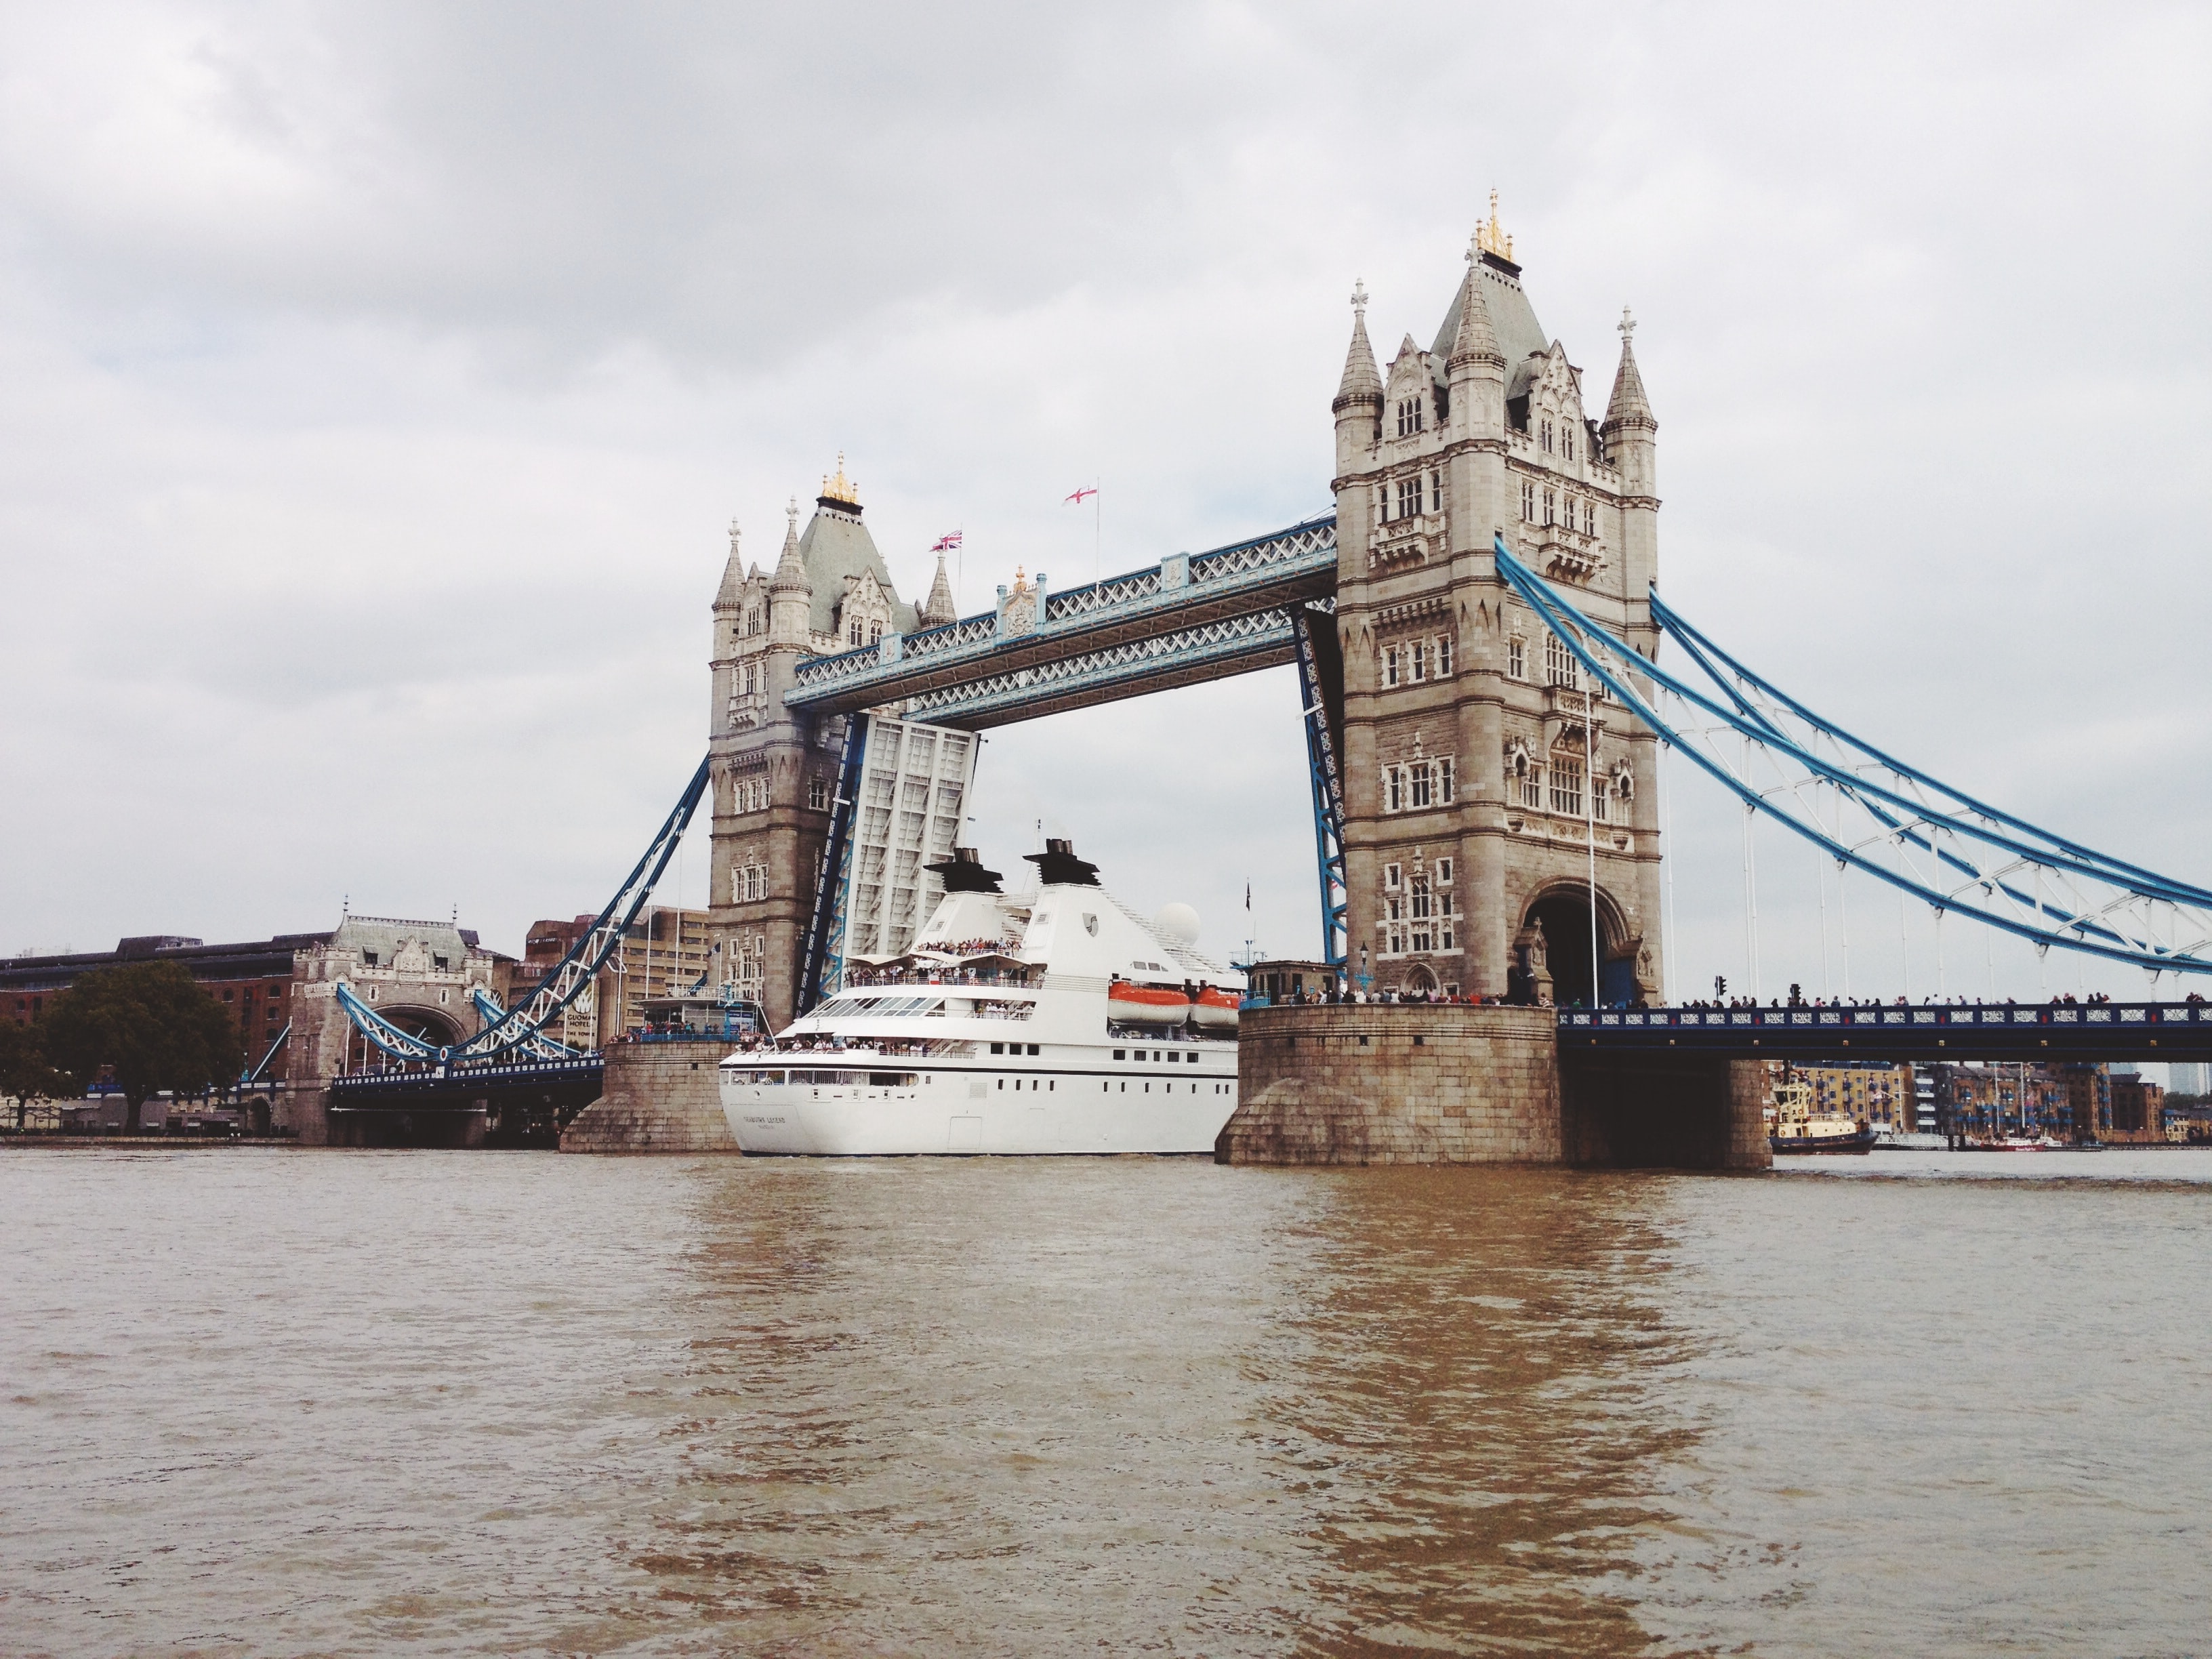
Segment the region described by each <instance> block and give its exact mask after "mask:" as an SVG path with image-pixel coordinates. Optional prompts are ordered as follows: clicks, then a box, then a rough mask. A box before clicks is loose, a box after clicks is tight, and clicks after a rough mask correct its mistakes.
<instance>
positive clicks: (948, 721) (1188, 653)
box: [905, 610, 1297, 730]
mask: <svg viewBox="0 0 2212 1659" xmlns="http://www.w3.org/2000/svg"><path fill="white" fill-rule="evenodd" d="M1296 655H1297V640H1296V639H1295V638H1294V637H1293V635H1292V634H1291V623H1290V618H1289V617H1288V616H1287V615H1286V614H1285V612H1283V611H1280V610H1274V611H1255V612H1253V613H1251V614H1249V615H1247V616H1241V617H1230V618H1228V619H1227V620H1225V621H1222V622H1212V623H1202V624H1200V625H1199V626H1197V627H1194V628H1181V629H1170V630H1169V631H1166V632H1164V633H1158V634H1150V635H1146V636H1145V637H1144V638H1142V639H1137V640H1132V641H1128V642H1127V643H1126V644H1121V645H1113V646H1107V647H1103V648H1101V649H1098V650H1095V651H1079V652H1073V653H1068V654H1067V655H1065V656H1060V657H1056V658H1053V659H1048V660H1046V661H1042V662H1039V663H1037V664H1036V665H1034V666H1031V667H1025V668H1016V669H1010V670H1007V671H1004V672H1000V673H994V674H984V675H979V676H978V677H977V678H973V679H970V680H968V681H966V682H964V683H963V684H959V685H956V686H951V687H948V688H946V689H945V690H940V691H929V692H924V693H923V694H921V696H916V697H915V698H914V699H913V700H912V701H911V702H908V704H907V706H906V711H905V717H906V718H908V719H909V720H927V721H929V722H931V723H933V724H934V725H938V726H960V727H963V728H966V729H969V730H973V729H976V728H979V727H982V726H997V725H1003V724H1006V723H1007V722H1009V721H1012V720H1036V719H1037V718H1039V717H1040V716H1042V715H1045V714H1057V713H1059V712H1060V710H1062V709H1065V708H1071V707H1075V706H1078V705H1081V704H1086V703H1093V702H1109V701H1111V700H1113V699H1114V698H1115V697H1127V696H1139V695H1141V694H1143V693H1146V692H1152V691H1164V690H1170V689H1171V688H1172V687H1174V686H1177V685H1184V684H1190V683H1191V682H1193V681H1195V680H1201V679H1207V680H1211V679H1222V678H1227V677H1228V676H1230V675H1231V674H1243V673H1249V672H1252V671H1255V670H1257V669H1261V668H1273V667H1274V666H1276V665H1278V664H1280V663H1285V662H1288V661H1290V660H1291V659H1292V658H1293V657H1294V656H1296Z"/></svg>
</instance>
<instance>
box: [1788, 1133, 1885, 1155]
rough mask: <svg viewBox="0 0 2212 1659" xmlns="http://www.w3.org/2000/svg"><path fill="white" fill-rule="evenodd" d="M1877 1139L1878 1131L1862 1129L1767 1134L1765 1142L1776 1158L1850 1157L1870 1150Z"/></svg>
mask: <svg viewBox="0 0 2212 1659" xmlns="http://www.w3.org/2000/svg"><path fill="white" fill-rule="evenodd" d="M1876 1139H1879V1132H1878V1131H1876V1130H1873V1129H1862V1130H1861V1131H1859V1133H1857V1134H1852V1135H1769V1136H1767V1138H1766V1144H1767V1145H1768V1146H1771V1147H1772V1148H1773V1149H1774V1155H1775V1157H1777V1158H1804V1157H1807V1156H1841V1157H1850V1156H1852V1155H1854V1154H1857V1153H1860V1152H1872V1151H1873V1150H1874V1145H1875V1140H1876Z"/></svg>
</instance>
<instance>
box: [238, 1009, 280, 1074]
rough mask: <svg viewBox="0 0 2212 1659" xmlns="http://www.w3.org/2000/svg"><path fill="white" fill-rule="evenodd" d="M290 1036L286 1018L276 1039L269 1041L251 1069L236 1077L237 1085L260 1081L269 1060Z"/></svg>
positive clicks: (272, 1058) (274, 1056) (274, 1057)
mask: <svg viewBox="0 0 2212 1659" xmlns="http://www.w3.org/2000/svg"><path fill="white" fill-rule="evenodd" d="M291 1036H292V1022H291V1021H290V1020H289V1019H288V1020H286V1021H285V1022H284V1029H283V1030H281V1031H279V1032H277V1033H276V1039H275V1040H274V1041H273V1042H270V1045H269V1048H268V1050H267V1052H266V1053H264V1054H263V1055H262V1056H261V1058H260V1060H258V1062H256V1064H255V1065H254V1066H253V1068H252V1070H251V1071H249V1072H247V1073H246V1075H245V1076H243V1077H241V1078H240V1079H238V1083H239V1086H240V1088H251V1087H252V1086H253V1085H255V1084H257V1083H258V1082H260V1081H261V1075H262V1073H264V1072H266V1071H267V1070H268V1069H269V1062H270V1060H274V1059H276V1051H277V1050H278V1049H279V1048H283V1046H284V1044H285V1043H286V1042H288V1041H289V1040H290V1038H291Z"/></svg>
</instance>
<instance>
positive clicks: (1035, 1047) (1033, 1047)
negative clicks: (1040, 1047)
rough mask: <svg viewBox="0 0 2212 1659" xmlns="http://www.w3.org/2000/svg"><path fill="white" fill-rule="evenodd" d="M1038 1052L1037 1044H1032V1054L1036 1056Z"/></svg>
mask: <svg viewBox="0 0 2212 1659" xmlns="http://www.w3.org/2000/svg"><path fill="white" fill-rule="evenodd" d="M1036 1051H1037V1046H1036V1043H1034V1042H1032V1043H1031V1044H1030V1053H1031V1054H1035V1053H1036Z"/></svg>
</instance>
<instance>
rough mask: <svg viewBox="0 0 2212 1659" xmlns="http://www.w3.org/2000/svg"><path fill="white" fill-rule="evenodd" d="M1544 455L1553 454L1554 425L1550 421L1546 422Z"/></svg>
mask: <svg viewBox="0 0 2212 1659" xmlns="http://www.w3.org/2000/svg"><path fill="white" fill-rule="evenodd" d="M1544 453H1546V454H1547V455H1548V454H1550V453H1552V423H1551V422H1549V421H1547V422H1544Z"/></svg>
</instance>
